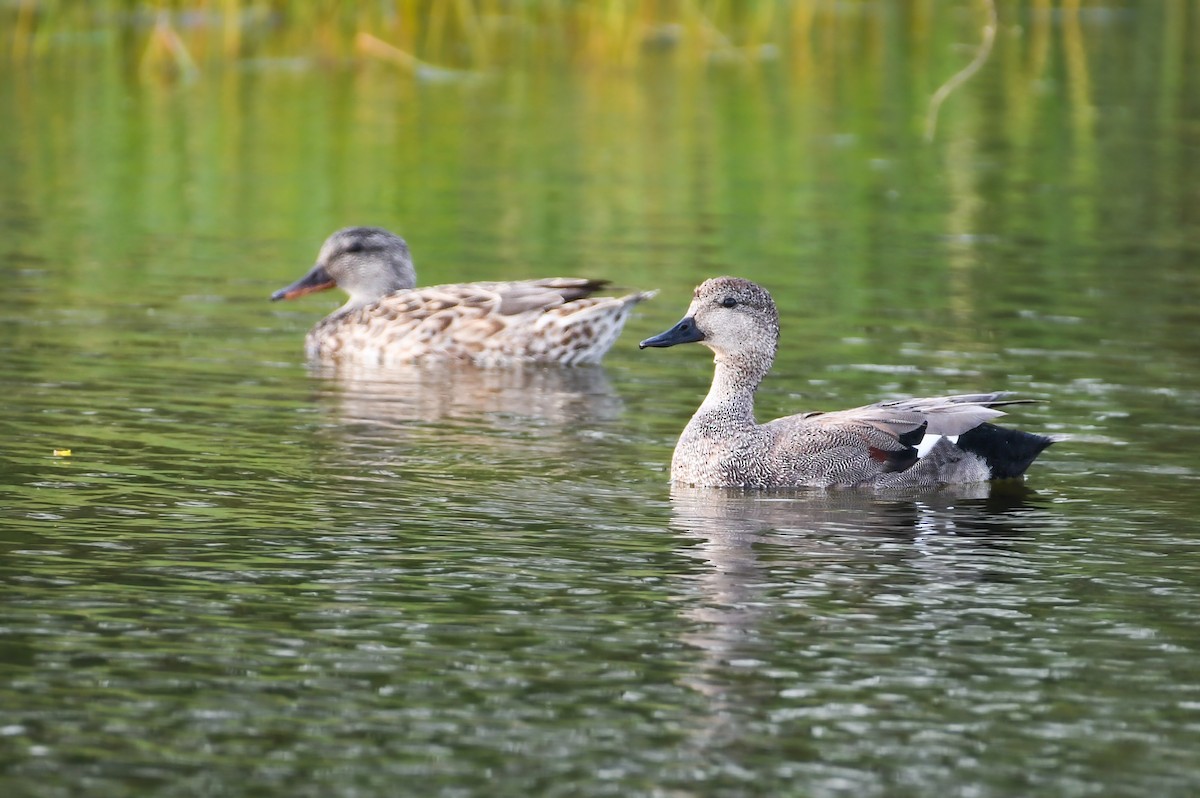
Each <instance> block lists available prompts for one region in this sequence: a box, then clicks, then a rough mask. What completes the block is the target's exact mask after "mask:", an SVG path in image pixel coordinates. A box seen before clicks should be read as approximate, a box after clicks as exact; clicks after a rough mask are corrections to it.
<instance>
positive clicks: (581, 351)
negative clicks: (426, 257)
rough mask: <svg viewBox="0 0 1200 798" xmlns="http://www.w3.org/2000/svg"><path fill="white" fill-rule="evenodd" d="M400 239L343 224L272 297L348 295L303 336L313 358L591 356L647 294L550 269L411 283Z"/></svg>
mask: <svg viewBox="0 0 1200 798" xmlns="http://www.w3.org/2000/svg"><path fill="white" fill-rule="evenodd" d="M416 284H417V277H416V271H415V270H414V269H413V262H412V256H411V255H410V254H409V251H408V244H406V243H405V242H404V239H402V238H400V237H399V236H397V235H395V234H394V233H391V232H389V231H387V230H384V229H382V228H379V227H347V228H345V229H343V230H338V231H337V232H336V233H334V234H333V235H331V236H330V237H329V238H328V239H326V240H325V243H324V245H322V247H321V252H320V254H319V255H318V256H317V263H316V265H315V266H313V268H312V269H311V270H310V271H309V272H308V274H306V275H305V276H304V277H302V278H300V279H299V280H297V281H296V282H294V283H292V284H291V285H289V286H288V287H287V288H282V289H280V290H278V291H276V292H275V293H274V294H272V295H271V299H272V301H275V300H279V299H294V298H296V297H298V296H303V295H304V294H309V293H312V292H313V291H322V290H324V289H326V288H333V287H334V286H335V285H336V286H337V287H339V288H341V289H342V290H344V291H345V292H346V293H348V294H349V295H350V300H349V301H348V302H347V303H346V304H345V305H343V306H342V307H340V308H339V309H337V310H335V311H334V312H333V313H331V314H330V315H328V316H326V317H325V318H324V319H322V320H321V321H320V322H318V323H317V325H316V326H315V327H313V328H312V330H310V331H309V333H308V336H307V337H306V338H305V340H304V344H305V351H306V352H307V353H308V356H309V357H310V358H313V359H318V360H327V361H334V360H336V361H350V362H353V363H356V364H368V365H394V364H400V363H410V362H413V361H418V360H422V359H435V358H441V359H446V360H460V361H470V362H472V363H474V364H476V365H479V366H495V365H504V364H511V363H530V362H536V363H559V364H563V365H577V364H584V363H598V362H599V361H600V358H602V357H603V356H604V353H605V352H607V351H608V350H609V348H610V347H611V346H612V345H613V343H615V342H616V340H617V336H619V335H620V334H621V328H622V327H623V326H624V325H625V320H626V319H627V318H628V317H629V313H630V310H632V308H633V306H634V305H636V304H637V303H638V302H641V301H642V300H644V299H649V298H650V297H651V296H653V295H654V292H640V293H636V294H629V295H628V296H623V297H593V296H591V295H592V294H593V293H594V292H596V291H597V290H599V289H600V288H603V287H604V285H605V284H606V283H605V281H603V280H587V279H583V278H575V277H551V278H547V279H543V280H518V281H513V282H484V283H461V284H456V285H435V286H430V287H428V288H416Z"/></svg>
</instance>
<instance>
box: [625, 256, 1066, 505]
mask: <svg viewBox="0 0 1200 798" xmlns="http://www.w3.org/2000/svg"><path fill="white" fill-rule="evenodd" d="M693 342H698V343H702V344H704V345H705V346H707V347H708V348H709V349H711V350H712V351H713V354H714V357H713V360H714V362H715V363H716V373H715V375H714V376H713V383H712V388H711V389H710V390H709V392H708V396H707V397H706V398H705V400H704V403H703V404H701V405H700V408H699V409H698V410H697V411H696V414H695V415H694V416H692V420H691V421H689V422H688V425H687V427H685V428H684V430H683V434H682V435H680V436H679V442H678V443H677V444H676V445H675V454H674V456H673V457H672V458H671V481H672V482H673V483H675V484H679V485H694V486H698V487H719V486H725V487H745V488H771V487H804V486H811V487H834V486H856V485H861V486H868V487H875V488H937V487H940V486H943V485H949V484H964V483H969V482H982V481H985V480H990V479H1009V478H1014V477H1021V476H1022V475H1023V474H1024V473H1025V469H1026V468H1028V467H1029V464H1030V463H1032V462H1033V460H1034V458H1036V457H1037V456H1038V454H1039V453H1041V451H1042V450H1043V449H1045V448H1046V447H1047V446H1049V445H1050V444H1051V443H1052V441H1051V439H1050V438H1047V437H1044V436H1042V435H1034V434H1032V433H1029V432H1020V431H1018V430H1012V429H1005V428H1002V427H997V426H993V425H992V424H988V423H985V422H986V421H987V420H988V419H991V418H995V417H996V416H1001V415H1004V414H1003V413H1002V412H1001V411H999V410H996V409H995V408H996V407H999V406H1003V405H1011V404H1021V403H1024V402H1028V401H1030V400H1027V399H1007V398H1005V397H1006V396H1007V394H1005V393H983V394H967V395H960V396H935V397H930V398H927V399H900V400H896V401H891V402H879V403H877V404H873V405H867V406H865V407H856V408H854V409H852V410H841V411H838V412H835V413H821V412H812V413H801V414H799V415H795V416H785V417H784V418H778V419H775V420H774V421H771V422H768V423H766V424H758V423H757V422H755V420H754V393H755V391H756V390H757V389H758V385H759V383H760V382H762V379H763V377H765V376H766V374H767V372H768V371H769V370H770V368H771V363H772V361H773V360H774V359H775V352H776V350H777V348H778V345H779V314H778V312H777V311H776V310H775V302H774V301H773V300H772V299H771V295H770V294H769V293H767V291H766V289H764V288H763V287H762V286H759V285H756V284H755V283H752V282H750V281H748V280H742V279H738V278H736V277H717V278H715V279H712V280H708V281H706V282H704V283H703V284H701V285H700V287H699V288H697V289H696V293H695V298H694V299H693V300H692V304H691V307H689V308H688V312H687V315H686V316H685V317H684V318H683V320H682V321H680V322H679V323H678V324H676V325H675V326H674V327H672V328H671V329H669V330H667V331H666V332H664V333H661V334H660V335H656V336H654V337H653V338H647V339H646V340H645V341H642V343H641V348H642V349H645V348H646V347H648V346H657V347H662V346H674V345H676V344H686V343H693ZM926 433H928V435H929V438H928V439H926V440H923V439H925V437H926ZM918 444H924V445H920V446H918Z"/></svg>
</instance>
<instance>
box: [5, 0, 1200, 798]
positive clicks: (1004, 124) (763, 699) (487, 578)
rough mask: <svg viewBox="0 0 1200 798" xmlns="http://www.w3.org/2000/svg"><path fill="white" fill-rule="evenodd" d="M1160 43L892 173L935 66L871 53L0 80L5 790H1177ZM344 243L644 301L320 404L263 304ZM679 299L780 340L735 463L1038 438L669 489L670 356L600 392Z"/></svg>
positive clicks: (301, 305)
mask: <svg viewBox="0 0 1200 798" xmlns="http://www.w3.org/2000/svg"><path fill="white" fill-rule="evenodd" d="M1185 6H1186V4H1173V3H1164V4H1163V8H1164V9H1165V10H1164V11H1161V12H1155V13H1153V14H1150V13H1148V12H1147V13H1137V12H1136V8H1135V9H1115V10H1110V13H1098V12H1095V10H1093V13H1089V14H1084V15H1083V16H1082V17H1081V18H1079V19H1074V20H1073V21H1072V19H1071V18H1066V20H1065V21H1064V19H1063V18H1061V17H1058V16H1052V17H1050V18H1047V19H1049V21H1047V19H1042V21H1041V24H1040V25H1039V24H1035V22H1036V20H1024V23H1025V26H1024V27H1022V28H1020V29H1018V28H1017V27H1016V25H1015V24H1014V25H1006V26H1004V27H1003V29H1002V31H1001V35H1000V36H999V38H998V44H997V52H996V53H995V55H994V56H993V60H992V61H991V62H990V64H989V66H988V67H987V68H985V69H984V70H983V71H982V72H981V73H980V74H979V75H978V76H977V77H976V78H975V79H974V80H973V81H972V82H971V83H969V84H968V85H967V86H966V87H964V88H963V89H961V90H960V93H958V94H956V95H954V96H953V97H952V99H951V100H950V101H948V103H947V105H946V106H945V108H944V109H943V118H942V119H941V122H940V127H939V131H938V137H937V139H936V140H935V141H934V142H933V143H932V144H927V143H925V142H924V141H923V140H922V139H921V135H920V133H921V123H922V119H923V113H924V108H925V106H924V102H925V99H926V98H927V97H928V95H929V93H931V92H932V90H933V89H934V88H936V86H937V84H938V83H939V82H940V81H941V80H942V79H944V77H945V75H947V74H949V72H951V71H953V69H954V68H957V66H959V65H961V62H962V57H961V51H960V50H957V49H955V44H956V43H961V42H963V41H966V42H970V41H972V40H973V38H972V37H973V36H974V33H973V29H972V28H971V27H970V25H962V26H958V25H953V24H950V23H946V25H945V26H944V28H943V27H939V28H937V30H936V37H935V39H934V40H933V42H932V43H931V42H929V41H925V40H923V39H922V38H921V37H920V36H919V35H917V34H915V33H910V32H909V31H908V29H907V28H905V25H904V20H903V19H894V18H892V17H891V16H889V15H888V14H886V13H883V14H882V18H880V19H876V18H874V17H870V18H869V19H868V20H867V21H866V22H863V23H861V25H862V27H861V28H860V27H856V26H850V29H848V30H847V31H846V32H845V43H844V46H843V47H841V48H839V49H838V50H837V51H836V53H834V55H833V56H832V59H833V60H830V61H822V62H820V63H818V64H815V65H814V64H803V63H796V62H793V61H791V60H786V59H785V60H783V61H780V62H768V63H765V64H762V65H758V66H756V67H754V68H753V69H750V70H745V69H739V68H728V69H722V68H709V69H699V70H697V69H691V68H683V67H679V66H678V65H672V64H670V63H664V64H662V65H659V66H657V67H655V66H653V65H651V66H649V67H646V68H643V69H639V70H637V71H634V72H624V71H613V72H612V73H608V72H603V71H601V72H581V73H567V74H558V75H551V74H547V73H537V72H525V71H520V70H517V71H514V72H511V73H503V74H501V75H499V76H496V77H494V78H492V79H491V80H487V81H483V82H479V83H472V84H470V85H459V84H455V83H449V84H433V85H425V84H417V83H413V82H412V81H411V80H410V79H408V78H406V77H403V76H399V75H397V74H396V73H393V72H389V71H387V70H385V69H375V68H370V69H365V70H361V71H340V70H324V69H318V68H312V69H308V70H302V71H291V70H282V69H281V70H273V69H269V68H263V67H262V65H247V66H246V68H245V69H237V70H231V71H228V72H225V73H221V74H217V75H211V76H205V77H204V78H203V79H201V80H199V81H197V82H195V83H191V84H180V85H157V84H149V85H147V84H141V83H139V82H138V81H137V80H136V78H135V77H131V76H130V75H128V74H125V73H124V72H123V71H122V69H121V68H120V61H119V59H118V60H116V61H115V62H114V61H110V60H106V59H104V58H102V57H98V56H97V57H96V61H95V62H94V63H93V62H91V61H89V60H87V59H81V60H77V61H71V62H68V63H66V64H63V65H59V66H55V67H50V66H46V65H43V66H41V67H40V68H38V69H35V70H32V71H20V70H3V71H0V112H2V113H3V116H4V118H5V119H6V120H8V121H7V123H6V124H5V125H2V126H0V171H2V173H3V175H4V179H3V181H0V228H2V229H3V231H4V235H3V236H2V237H0V277H2V278H3V280H2V285H3V288H2V289H0V291H3V294H2V296H3V300H4V301H3V304H2V306H0V336H2V338H0V341H2V345H0V382H2V384H3V386H4V392H5V393H6V394H7V396H6V401H5V403H4V405H5V408H6V412H5V414H4V437H3V446H2V447H0V475H2V478H0V519H2V520H0V597H2V600H3V603H2V606H3V608H4V611H3V616H2V617H0V784H2V785H3V786H4V788H5V790H4V791H5V794H6V795H14V796H23V795H39V796H41V795H45V796H68V795H71V796H74V795H147V794H154V795H229V794H253V795H281V796H282V795H287V796H297V795H299V796H305V795H311V796H328V795H380V794H401V793H407V794H415V795H445V796H455V795H474V794H480V795H501V794H503V795H563V796H566V795H572V796H575V795H638V794H645V795H649V794H656V795H671V796H683V795H811V796H898V795H912V796H924V795H930V794H938V793H942V794H947V795H955V796H960V795H961V796H1008V795H1035V794H1036V795H1054V796H1091V795H1097V796H1099V795H1105V796H1109V795H1129V796H1141V795H1149V794H1158V795H1180V796H1184V795H1191V794H1194V793H1195V792H1196V791H1197V790H1198V789H1200V769H1198V768H1197V766H1196V762H1197V757H1198V756H1200V659H1198V657H1197V653H1198V649H1200V529H1198V528H1197V526H1198V525H1197V523H1196V521H1195V518H1196V515H1197V511H1198V510H1200V498H1198V497H1197V491H1196V488H1197V475H1198V468H1200V460H1198V456H1197V454H1196V452H1197V448H1198V444H1200V434H1198V432H1200V422H1198V421H1197V418H1198V416H1200V375H1198V373H1197V369H1196V364H1197V360H1198V356H1200V339H1198V338H1197V333H1196V324H1197V321H1198V320H1200V317H1198V312H1197V305H1198V303H1197V300H1198V299H1200V270H1198V269H1197V266H1196V263H1197V255H1198V254H1200V211H1198V210H1197V209H1198V208H1200V173H1198V172H1200V91H1198V88H1200V87H1198V86H1197V78H1196V75H1200V70H1197V69H1196V66H1197V64H1196V60H1197V56H1196V51H1195V48H1194V47H1192V46H1191V43H1192V42H1194V41H1195V40H1196V37H1195V24H1196V23H1195V15H1194V14H1192V16H1190V17H1189V16H1188V13H1190V9H1191V6H1186V9H1188V10H1189V11H1188V13H1184V12H1183V11H1181V10H1180V9H1181V8H1184V7H1185ZM1172 14H1180V15H1181V16H1180V17H1179V18H1176V17H1173V16H1171V15H1172ZM1039 19H1041V18H1039ZM1180 20H1182V22H1181V21H1180ZM857 24H858V23H856V25H857ZM931 53H932V55H931ZM350 223H377V224H384V225H387V226H389V227H392V228H394V229H396V230H398V231H400V232H402V233H403V234H404V235H405V236H406V237H407V238H408V239H409V241H410V244H411V245H412V247H413V250H414V253H415V254H416V257H417V266H418V271H419V275H420V277H421V279H422V280H423V281H424V282H428V283H433V282H444V281H451V280H459V279H478V278H484V277H488V278H496V277H522V276H531V275H549V274H570V275H598V276H604V277H608V278H610V279H612V280H614V281H615V282H616V283H618V284H620V285H622V286H629V287H638V288H659V289H661V293H660V295H659V297H658V298H657V299H656V300H654V301H653V302H651V303H649V304H647V305H645V306H643V307H644V310H643V311H642V312H641V313H640V315H639V316H638V317H637V318H635V319H634V320H633V321H632V322H631V323H630V325H629V329H628V330H627V332H626V334H625V335H624V336H623V338H622V339H621V341H620V343H619V344H618V345H617V347H616V349H615V350H614V351H613V352H612V353H611V355H610V356H609V357H608V359H607V360H606V363H605V366H604V367H602V368H594V369H586V368H585V369H574V370H565V371H562V370H555V369H529V370H524V371H497V372H483V373H481V372H475V371H471V370H463V369H407V370H399V371H391V372H388V371H385V372H366V373H343V374H335V373H329V372H324V371H322V370H320V369H313V368H309V367H306V365H305V364H304V363H303V360H302V338H303V334H304V331H305V329H306V328H307V327H308V326H309V325H310V324H311V323H313V322H314V321H315V320H316V319H317V318H319V316H320V315H321V314H322V313H324V312H326V311H327V310H328V309H330V308H331V307H333V306H334V304H335V303H336V302H337V299H336V298H334V297H313V298H308V299H306V300H304V301H302V302H298V303H295V304H288V305H283V306H280V305H272V304H269V303H267V302H266V297H267V295H268V294H269V293H270V292H271V290H273V289H275V288H278V287H279V286H281V285H283V284H284V283H286V282H288V281H290V280H291V279H293V278H294V277H296V276H298V275H299V274H300V273H301V272H302V271H303V270H304V269H305V268H306V266H307V265H308V264H309V263H310V262H311V260H312V258H313V256H314V255H315V252H316V248H317V246H318V245H319V243H320V241H321V239H323V238H324V236H325V235H326V234H327V233H328V232H330V231H331V230H333V229H334V228H336V227H338V226H341V225H344V224H350ZM721 273H733V274H738V275H741V276H746V277H750V278H753V279H756V280H759V281H762V282H763V283H765V284H767V285H768V286H769V287H770V288H771V289H772V291H773V292H774V294H775V296H776V298H777V300H778V302H779V304H780V307H781V312H782V317H783V325H784V340H783V344H782V352H781V355H780V361H779V362H778V364H777V366H776V369H775V373H774V374H773V375H772V377H771V378H770V379H769V380H768V382H767V383H766V385H764V388H763V391H762V393H761V395H760V417H762V418H766V417H770V416H773V415H778V414H782V413H787V412H795V411H798V410H802V409H815V408H825V409H829V408H837V407H846V406H852V405H855V404H861V403H864V402H866V401H872V400H874V399H877V398H882V397H889V396H899V395H906V394H927V393H939V392H946V391H970V390H990V389H998V388H1008V389H1012V390H1016V391H1019V392H1020V393H1022V394H1023V395H1027V396H1032V397H1036V398H1039V399H1044V400H1046V401H1045V403H1043V404H1039V405H1034V406H1030V407H1029V408H1022V409H1020V411H1019V412H1018V413H1015V414H1014V415H1013V418H1012V419H1011V421H1012V423H1013V424H1015V425H1018V426H1020V427H1022V428H1025V429H1030V430H1033V431H1038V432H1044V433H1051V434H1054V435H1056V436H1058V437H1059V438H1060V439H1061V440H1060V442H1059V443H1058V444H1057V445H1056V446H1055V447H1053V448H1052V449H1050V450H1049V451H1048V452H1047V453H1046V454H1045V455H1044V456H1043V458H1042V459H1041V460H1039V461H1038V463H1037V464H1036V465H1035V466H1034V468H1033V469H1032V470H1031V473H1030V478H1029V480H1028V482H1027V488H1028V489H1029V490H1028V491H994V492H989V491H988V490H987V489H986V488H980V489H968V490H964V491H960V492H957V493H953V494H937V495H932V496H914V497H891V498H877V497H873V496H870V495H860V494H856V493H847V492H842V493H834V494H824V493H798V494H791V495H778V494H743V493H739V492H729V491H682V490H676V491H672V490H671V489H670V488H669V486H668V485H667V483H666V466H667V463H668V461H669V458H670V452H671V447H672V445H673V443H674V438H675V436H676V435H677V434H678V431H679V430H680V429H681V428H682V426H683V424H684V423H685V421H686V419H687V417H688V416H689V415H690V413H691V411H692V410H693V409H694V407H695V406H696V404H697V403H698V402H699V400H700V398H701V397H702V395H703V393H704V391H705V389H706V387H707V381H708V378H709V374H710V371H709V359H708V357H707V354H706V352H705V351H703V350H700V349H699V348H696V350H695V351H687V350H683V351H681V350H678V349H672V350H665V351H648V352H638V351H637V349H636V343H635V342H636V341H637V340H638V339H640V338H642V337H645V336H647V335H649V334H651V333H654V332H657V331H659V330H661V329H664V328H665V327H666V326H667V325H669V324H671V323H673V322H674V321H675V320H676V319H677V318H678V317H679V315H680V313H682V311H683V309H684V308H685V307H686V305H687V302H688V298H689V295H690V290H691V287H692V286H693V285H694V284H695V283H697V282H699V281H700V280H702V279H704V278H705V277H708V276H713V275H715V274H721ZM55 449H70V450H71V455H70V456H69V457H61V456H60V457H56V456H54V454H53V452H54V450H55Z"/></svg>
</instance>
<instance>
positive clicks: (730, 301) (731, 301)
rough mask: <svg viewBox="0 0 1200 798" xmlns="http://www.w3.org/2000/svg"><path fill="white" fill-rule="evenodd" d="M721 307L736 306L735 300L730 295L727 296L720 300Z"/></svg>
mask: <svg viewBox="0 0 1200 798" xmlns="http://www.w3.org/2000/svg"><path fill="white" fill-rule="evenodd" d="M721 307H723V308H734V307H737V300H736V299H734V298H733V297H731V296H727V297H725V298H724V299H722V300H721Z"/></svg>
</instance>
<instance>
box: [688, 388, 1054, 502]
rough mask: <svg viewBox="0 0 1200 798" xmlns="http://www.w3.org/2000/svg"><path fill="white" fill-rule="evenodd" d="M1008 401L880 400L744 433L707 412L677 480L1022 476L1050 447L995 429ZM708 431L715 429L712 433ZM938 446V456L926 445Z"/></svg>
mask: <svg viewBox="0 0 1200 798" xmlns="http://www.w3.org/2000/svg"><path fill="white" fill-rule="evenodd" d="M1006 397H1007V394H1005V393H993V394H971V395H961V396H942V397H930V398H922V399H906V400H900V401H893V402H879V403H877V404H873V405H866V406H863V407H857V408H853V409H850V410H842V411H838V412H832V413H819V412H812V413H802V414H798V415H794V416H786V417H784V418H779V419H775V420H774V421H771V422H768V423H766V424H762V425H754V426H752V427H747V428H742V429H739V430H718V429H717V428H716V427H715V426H712V425H708V424H705V423H704V419H703V417H702V416H700V415H699V414H698V416H697V418H696V419H694V420H696V421H700V423H698V424H696V425H695V426H693V425H689V428H688V429H685V431H684V434H683V435H682V436H681V437H680V440H679V444H678V446H677V448H676V452H675V457H674V458H673V461H672V479H673V480H675V481H676V482H678V483H681V484H692V485H741V486H743V487H751V488H772V487H834V486H842V487H849V486H872V487H877V488H920V489H928V488H935V487H938V486H941V485H947V484H963V483H969V482H980V481H986V480H990V479H1005V478H1012V477H1019V476H1020V475H1021V474H1023V473H1024V471H1025V469H1026V468H1028V466H1029V464H1030V463H1032V462H1033V460H1034V458H1036V457H1037V455H1038V454H1039V453H1040V452H1041V451H1042V450H1043V449H1045V448H1046V447H1047V446H1049V445H1050V443H1051V439H1049V438H1046V437H1044V436H1041V435H1035V434H1032V433H1027V432H1021V431H1019V430H1012V429H1005V428H1001V427H996V426H994V425H992V424H988V423H986V420H987V419H990V418H994V417H996V416H999V415H1003V413H1002V411H999V410H996V409H994V408H995V407H996V406H1000V405H1006V404H1016V403H1021V402H1023V401H1026V400H1013V399H1008V398H1006ZM706 427H707V428H706ZM927 435H929V436H932V438H934V439H937V442H936V443H935V444H933V445H932V446H931V447H930V448H929V450H928V451H926V452H921V451H919V450H918V445H919V444H920V443H921V442H922V440H924V439H925V438H926V436H927Z"/></svg>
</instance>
